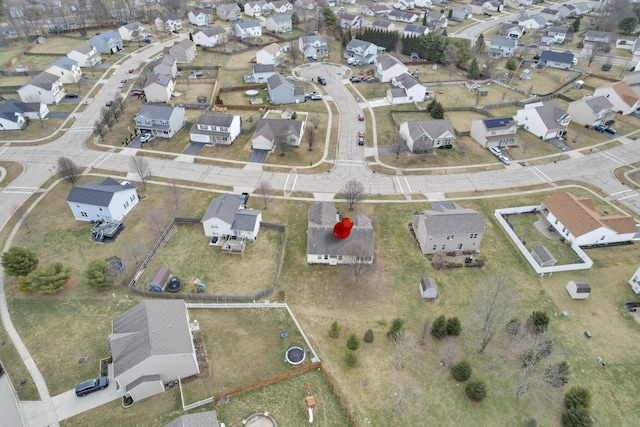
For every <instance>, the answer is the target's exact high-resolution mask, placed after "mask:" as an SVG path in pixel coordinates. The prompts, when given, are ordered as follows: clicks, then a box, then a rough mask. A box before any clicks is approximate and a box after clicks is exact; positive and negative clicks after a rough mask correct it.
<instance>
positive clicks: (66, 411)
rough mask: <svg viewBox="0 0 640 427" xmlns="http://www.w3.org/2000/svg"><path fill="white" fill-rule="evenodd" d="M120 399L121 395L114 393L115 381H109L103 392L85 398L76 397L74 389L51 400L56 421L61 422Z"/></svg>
mask: <svg viewBox="0 0 640 427" xmlns="http://www.w3.org/2000/svg"><path fill="white" fill-rule="evenodd" d="M120 398H122V394H120V393H119V392H118V391H116V385H115V381H110V382H109V387H107V388H106V389H105V390H100V391H96V392H95V393H91V394H88V395H86V396H85V397H78V396H76V392H75V389H72V390H69V391H65V392H64V393H62V394H59V395H57V396H53V398H52V400H53V406H54V408H55V410H56V414H57V415H58V421H62V420H66V419H67V418H71V417H73V416H74V415H78V414H81V413H83V412H85V411H88V410H90V409H93V408H97V407H98V406H102V405H104V404H105V403H109V402H113V401H114V400H118V399H120Z"/></svg>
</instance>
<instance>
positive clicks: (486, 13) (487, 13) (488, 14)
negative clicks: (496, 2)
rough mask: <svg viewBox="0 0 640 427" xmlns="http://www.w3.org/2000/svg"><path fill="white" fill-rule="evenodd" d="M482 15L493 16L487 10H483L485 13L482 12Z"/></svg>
mask: <svg viewBox="0 0 640 427" xmlns="http://www.w3.org/2000/svg"><path fill="white" fill-rule="evenodd" d="M483 15H484V16H493V15H491V14H490V13H489V12H485V13H483Z"/></svg>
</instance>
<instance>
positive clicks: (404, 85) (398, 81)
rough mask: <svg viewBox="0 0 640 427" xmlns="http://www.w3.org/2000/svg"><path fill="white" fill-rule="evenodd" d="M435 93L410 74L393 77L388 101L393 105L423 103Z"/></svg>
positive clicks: (388, 90) (388, 91)
mask: <svg viewBox="0 0 640 427" xmlns="http://www.w3.org/2000/svg"><path fill="white" fill-rule="evenodd" d="M432 94H433V92H431V91H429V89H428V88H427V87H426V86H425V85H423V84H422V83H420V82H419V81H418V79H416V78H415V77H414V76H412V75H411V74H408V73H403V74H400V75H399V76H396V77H392V78H391V81H390V82H389V88H388V89H387V100H388V101H389V103H390V104H391V105H397V104H408V103H415V102H422V101H425V100H426V99H428V98H429V97H430V96H431V95H432Z"/></svg>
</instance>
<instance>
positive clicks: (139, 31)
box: [118, 21, 145, 42]
mask: <svg viewBox="0 0 640 427" xmlns="http://www.w3.org/2000/svg"><path fill="white" fill-rule="evenodd" d="M118 34H119V35H120V38H121V39H122V41H125V42H129V41H131V40H136V39H139V38H142V37H144V35H145V29H144V25H142V24H141V23H140V22H138V21H136V22H131V23H129V24H124V25H121V26H120V27H119V28H118Z"/></svg>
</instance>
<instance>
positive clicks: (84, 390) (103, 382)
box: [76, 377, 109, 397]
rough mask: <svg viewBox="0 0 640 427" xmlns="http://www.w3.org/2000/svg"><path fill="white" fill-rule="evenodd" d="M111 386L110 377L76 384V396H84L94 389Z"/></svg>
mask: <svg viewBox="0 0 640 427" xmlns="http://www.w3.org/2000/svg"><path fill="white" fill-rule="evenodd" d="M108 386H109V378H107V377H100V378H96V379H93V380H89V381H85V382H83V383H80V384H78V385H77V386H76V396H78V397H84V396H86V395H87V394H89V393H93V392H94V391H98V390H104V389H105V388H107V387H108Z"/></svg>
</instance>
